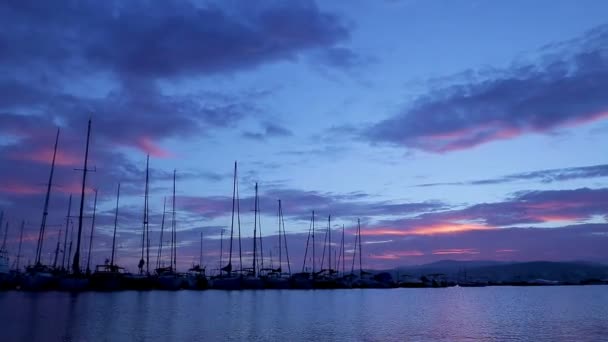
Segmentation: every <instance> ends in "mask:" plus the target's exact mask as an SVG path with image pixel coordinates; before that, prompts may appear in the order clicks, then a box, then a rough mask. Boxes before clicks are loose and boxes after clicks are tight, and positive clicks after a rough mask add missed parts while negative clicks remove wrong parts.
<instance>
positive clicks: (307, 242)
mask: <svg viewBox="0 0 608 342" xmlns="http://www.w3.org/2000/svg"><path fill="white" fill-rule="evenodd" d="M311 230H312V220H311V221H310V226H309V227H308V237H307V238H306V249H305V250H304V262H303V263H302V273H304V271H305V270H306V258H307V257H308V244H309V242H310V232H311Z"/></svg>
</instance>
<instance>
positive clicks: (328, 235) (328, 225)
mask: <svg viewBox="0 0 608 342" xmlns="http://www.w3.org/2000/svg"><path fill="white" fill-rule="evenodd" d="M327 238H328V242H329V243H328V244H327V246H329V253H328V254H329V256H328V257H329V260H328V263H327V264H328V265H329V273H331V215H328V216H327Z"/></svg>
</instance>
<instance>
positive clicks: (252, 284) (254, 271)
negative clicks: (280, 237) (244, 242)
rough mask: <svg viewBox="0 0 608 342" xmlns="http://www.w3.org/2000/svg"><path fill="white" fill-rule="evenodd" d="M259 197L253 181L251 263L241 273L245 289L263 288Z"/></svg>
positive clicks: (256, 186)
mask: <svg viewBox="0 0 608 342" xmlns="http://www.w3.org/2000/svg"><path fill="white" fill-rule="evenodd" d="M258 214H259V198H258V183H255V199H254V205H253V264H252V266H251V268H250V269H245V272H244V274H243V288H245V289H253V290H258V289H263V288H264V281H263V280H262V279H261V278H260V277H259V271H258V268H259V265H258V262H259V261H258V259H257V257H258V248H257V247H258V223H259V216H258ZM259 233H260V238H259V239H260V243H261V240H262V231H261V229H260V231H259Z"/></svg>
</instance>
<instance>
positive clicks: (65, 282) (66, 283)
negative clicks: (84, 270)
mask: <svg viewBox="0 0 608 342" xmlns="http://www.w3.org/2000/svg"><path fill="white" fill-rule="evenodd" d="M88 288H89V279H87V278H82V277H70V276H67V277H63V278H60V279H59V290H61V291H69V292H79V291H85V290H88Z"/></svg>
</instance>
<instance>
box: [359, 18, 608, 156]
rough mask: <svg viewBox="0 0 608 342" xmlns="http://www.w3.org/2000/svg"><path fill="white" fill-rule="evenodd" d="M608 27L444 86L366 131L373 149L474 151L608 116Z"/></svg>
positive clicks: (364, 133) (365, 133)
mask: <svg viewBox="0 0 608 342" xmlns="http://www.w3.org/2000/svg"><path fill="white" fill-rule="evenodd" d="M607 32H608V26H602V27H599V28H596V29H595V30H592V31H590V32H587V34H586V35H585V36H583V37H581V38H579V39H578V40H575V41H571V42H568V44H563V45H564V46H562V47H561V50H560V52H561V53H551V54H550V53H548V52H546V51H541V57H540V58H539V61H538V62H537V63H536V64H523V65H513V66H512V67H510V68H508V69H504V70H494V71H493V72H491V73H489V74H488V73H486V74H484V75H483V76H480V78H479V79H475V78H473V79H472V80H470V81H469V82H468V83H464V84H457V85H445V86H443V87H441V88H438V89H434V90H432V91H430V92H429V93H428V94H427V95H426V96H423V97H420V98H418V99H417V100H416V101H414V103H412V104H411V105H410V106H409V107H408V108H406V109H404V110H402V111H401V112H399V113H398V114H396V115H394V116H392V117H389V118H388V119H385V120H383V121H380V122H378V123H376V124H374V125H372V126H371V127H369V129H367V130H366V131H365V132H363V136H364V137H365V138H367V139H368V140H369V141H371V142H373V143H389V144H393V145H397V146H403V147H408V148H413V149H418V150H422V151H426V152H433V153H444V152H450V151H456V150H463V149H469V148H473V147H475V146H479V145H482V144H486V143H489V142H492V141H496V140H505V139H512V138H515V137H518V136H521V135H524V134H530V133H551V132H554V131H556V130H559V129H563V128H567V127H571V126H577V125H582V124H585V123H589V122H593V121H597V120H602V119H605V118H607V117H608V100H607V99H606V96H604V94H606V93H607V92H608V52H607V51H606V49H605V46H606V45H607V44H608V34H607Z"/></svg>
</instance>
